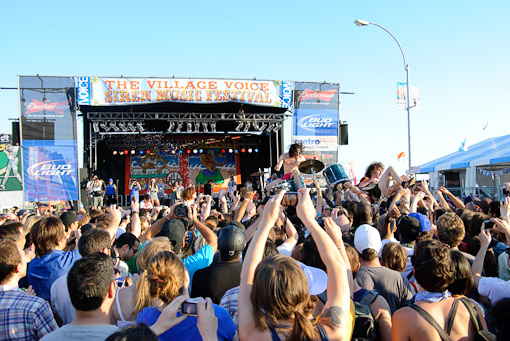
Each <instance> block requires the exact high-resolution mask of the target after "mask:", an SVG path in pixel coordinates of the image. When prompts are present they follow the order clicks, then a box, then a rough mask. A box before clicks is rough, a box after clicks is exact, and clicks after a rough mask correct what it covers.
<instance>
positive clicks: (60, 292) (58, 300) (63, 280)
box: [50, 274, 76, 324]
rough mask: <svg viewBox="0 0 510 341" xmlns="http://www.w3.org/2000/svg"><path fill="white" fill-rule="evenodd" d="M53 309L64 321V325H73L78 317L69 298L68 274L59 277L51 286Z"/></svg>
mask: <svg viewBox="0 0 510 341" xmlns="http://www.w3.org/2000/svg"><path fill="white" fill-rule="evenodd" d="M50 297H51V307H52V308H53V310H54V311H56V312H57V314H58V316H60V318H61V319H62V323H63V324H68V323H71V322H72V321H73V320H74V315H76V309H74V307H73V304H72V303H71V297H69V290H68V289H67V274H66V275H64V276H61V277H59V278H58V279H57V280H56V281H55V282H53V284H52V285H51V291H50Z"/></svg>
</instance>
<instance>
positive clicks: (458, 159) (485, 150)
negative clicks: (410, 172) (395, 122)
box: [414, 135, 510, 173]
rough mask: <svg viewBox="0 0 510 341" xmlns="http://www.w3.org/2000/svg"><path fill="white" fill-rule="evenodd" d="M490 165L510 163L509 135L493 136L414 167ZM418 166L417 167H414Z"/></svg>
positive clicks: (422, 169)
mask: <svg viewBox="0 0 510 341" xmlns="http://www.w3.org/2000/svg"><path fill="white" fill-rule="evenodd" d="M488 165H490V166H492V167H491V168H494V170H498V167H499V168H506V167H508V166H509V165H510V135H504V136H500V137H494V138H490V139H487V140H484V141H482V142H479V143H477V144H474V145H472V146H469V147H467V148H466V150H465V151H457V152H454V153H451V154H448V155H445V156H443V157H440V158H438V159H436V160H433V161H430V162H427V163H425V164H423V165H421V166H419V167H415V169H414V170H415V173H430V172H435V171H442V170H449V169H462V168H467V167H476V166H488ZM416 168H418V169H416Z"/></svg>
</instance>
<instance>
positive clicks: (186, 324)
mask: <svg viewBox="0 0 510 341" xmlns="http://www.w3.org/2000/svg"><path fill="white" fill-rule="evenodd" d="M213 307H214V315H216V317H217V318H218V332H217V333H216V335H217V336H218V340H232V339H233V338H234V335H235V334H236V330H237V328H236V325H235V323H234V321H232V318H231V317H230V315H229V314H228V313H227V311H226V310H225V309H223V308H222V307H220V306H218V305H216V304H213ZM159 315H161V312H160V311H159V310H158V309H157V308H145V309H143V310H142V311H141V312H140V313H139V314H138V316H137V317H136V323H145V324H146V325H148V326H152V325H153V324H154V323H156V321H157V320H158V318H159ZM181 315H182V314H181V313H180V312H178V313H177V316H181ZM159 339H160V340H187V341H189V340H192V341H193V340H197V341H201V340H202V337H201V336H200V332H199V331H198V327H197V318H196V317H194V316H190V317H188V318H187V319H185V320H184V321H182V322H181V323H179V324H178V325H176V326H175V327H172V328H170V329H169V330H167V331H166V332H164V333H163V334H161V335H160V336H159Z"/></svg>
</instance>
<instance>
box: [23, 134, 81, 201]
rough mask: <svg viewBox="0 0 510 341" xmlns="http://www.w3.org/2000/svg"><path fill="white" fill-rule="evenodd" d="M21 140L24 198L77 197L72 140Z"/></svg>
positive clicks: (33, 199) (37, 199)
mask: <svg viewBox="0 0 510 341" xmlns="http://www.w3.org/2000/svg"><path fill="white" fill-rule="evenodd" d="M55 142H56V141H51V140H46V141H44V140H23V145H22V146H23V171H24V180H25V201H34V202H36V201H60V200H79V193H78V167H77V164H76V160H77V159H78V155H77V152H76V151H77V143H76V141H75V140H59V141H58V143H55Z"/></svg>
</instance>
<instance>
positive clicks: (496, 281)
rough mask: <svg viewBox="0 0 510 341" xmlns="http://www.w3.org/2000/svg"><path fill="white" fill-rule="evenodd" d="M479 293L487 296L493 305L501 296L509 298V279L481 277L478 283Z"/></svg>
mask: <svg viewBox="0 0 510 341" xmlns="http://www.w3.org/2000/svg"><path fill="white" fill-rule="evenodd" d="M478 292H479V293H480V295H483V296H487V297H488V298H489V299H490V300H491V304H492V305H494V304H495V303H496V302H497V301H499V300H501V299H503V298H510V281H504V280H502V279H500V278H496V277H482V278H481V279H480V282H479V283H478Z"/></svg>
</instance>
